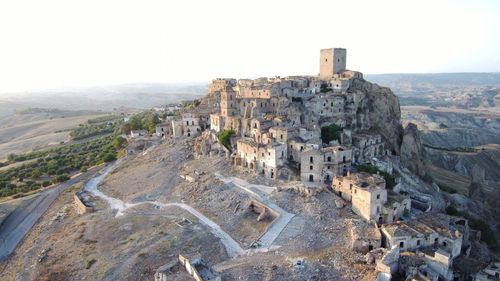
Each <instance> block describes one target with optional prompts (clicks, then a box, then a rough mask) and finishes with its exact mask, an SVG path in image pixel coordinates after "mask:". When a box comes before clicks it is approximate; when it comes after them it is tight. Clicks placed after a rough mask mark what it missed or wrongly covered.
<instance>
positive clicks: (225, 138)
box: [218, 130, 235, 149]
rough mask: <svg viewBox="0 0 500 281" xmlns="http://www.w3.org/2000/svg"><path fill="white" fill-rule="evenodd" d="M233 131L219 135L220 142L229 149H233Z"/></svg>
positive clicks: (226, 131) (225, 131)
mask: <svg viewBox="0 0 500 281" xmlns="http://www.w3.org/2000/svg"><path fill="white" fill-rule="evenodd" d="M234 134H235V133H234V131H233V130H224V131H223V132H222V133H220V134H219V136H218V139H219V142H220V143H221V144H222V145H223V146H225V147H226V148H227V149H231V137H232V136H233V135H234Z"/></svg>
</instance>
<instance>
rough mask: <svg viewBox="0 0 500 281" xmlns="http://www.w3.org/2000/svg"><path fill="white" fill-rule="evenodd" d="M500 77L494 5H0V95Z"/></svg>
mask: <svg viewBox="0 0 500 281" xmlns="http://www.w3.org/2000/svg"><path fill="white" fill-rule="evenodd" d="M329 47H344V48H347V67H348V68H349V69H354V70H359V71H362V72H364V73H388V72H391V73H393V72H464V71H474V72H477V71H500V1H497V0H491V1H478V0H474V1H458V0H454V1H440V0H433V1H422V0H419V1H404V0H397V1H374V0H370V1H351V0H349V1H347V0H345V1H332V0H328V1H314V0H309V1H290V0H288V1H271V0H265V1H261V0H252V1H237V0H232V1H231V0H228V1H217V0H216V1H214V0H210V1H208V0H200V1H190V0H182V1H181V0H178V1H167V0H164V1H144V0H141V1H139V0H137V1H128V0H117V1H106V0H96V1H93V0H82V1H71V0H61V1H52V0H43V1H40V0H33V1H23V0H10V1H8V0H5V1H3V0H2V1H1V2H0V92H7V91H17V90H25V89H37V88H38V89H40V88H60V87H66V86H90V85H102V84H120V83H133V82H187V81H209V80H210V79H212V78H216V77H236V78H243V77H258V76H274V75H282V76H283V75H298V74H317V73H318V71H319V70H318V69H319V67H318V63H319V62H318V61H319V49H321V48H329Z"/></svg>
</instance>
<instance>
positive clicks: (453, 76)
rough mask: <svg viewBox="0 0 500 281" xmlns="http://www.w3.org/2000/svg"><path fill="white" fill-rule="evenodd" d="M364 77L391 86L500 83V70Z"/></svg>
mask: <svg viewBox="0 0 500 281" xmlns="http://www.w3.org/2000/svg"><path fill="white" fill-rule="evenodd" d="M364 77H365V78H366V79H367V80H369V81H372V82H375V83H377V84H379V85H382V86H389V87H390V86H397V85H401V84H413V85H426V84H427V85H433V86H434V87H439V86H456V87H458V86H474V85H475V86H495V85H500V72H484V73H479V72H470V73H466V72H464V73H394V74H365V75H364Z"/></svg>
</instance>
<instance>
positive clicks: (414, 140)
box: [401, 123, 426, 177]
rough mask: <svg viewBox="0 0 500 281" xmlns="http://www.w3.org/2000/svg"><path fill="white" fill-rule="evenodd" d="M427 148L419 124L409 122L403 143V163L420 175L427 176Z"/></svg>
mask: <svg viewBox="0 0 500 281" xmlns="http://www.w3.org/2000/svg"><path fill="white" fill-rule="evenodd" d="M424 161H425V150H424V146H423V145H422V142H421V140H420V133H419V131H418V128H417V125H415V124H413V123H409V124H408V125H407V126H406V128H405V129H404V133H403V140H402V143H401V163H402V164H403V165H404V166H405V167H406V168H408V169H409V170H410V171H412V172H413V173H414V174H416V175H419V176H420V177H423V176H425V174H426V171H425V164H424Z"/></svg>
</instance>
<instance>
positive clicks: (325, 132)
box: [321, 124, 342, 144]
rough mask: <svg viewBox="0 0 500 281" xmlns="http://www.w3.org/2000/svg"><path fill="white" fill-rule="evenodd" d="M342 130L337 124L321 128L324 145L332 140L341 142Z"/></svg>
mask: <svg viewBox="0 0 500 281" xmlns="http://www.w3.org/2000/svg"><path fill="white" fill-rule="evenodd" d="M340 133H342V128H341V127H340V126H338V125H336V124H331V125H328V126H323V127H321V140H322V141H323V143H327V144H328V143H330V142H331V141H332V140H338V141H340Z"/></svg>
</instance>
